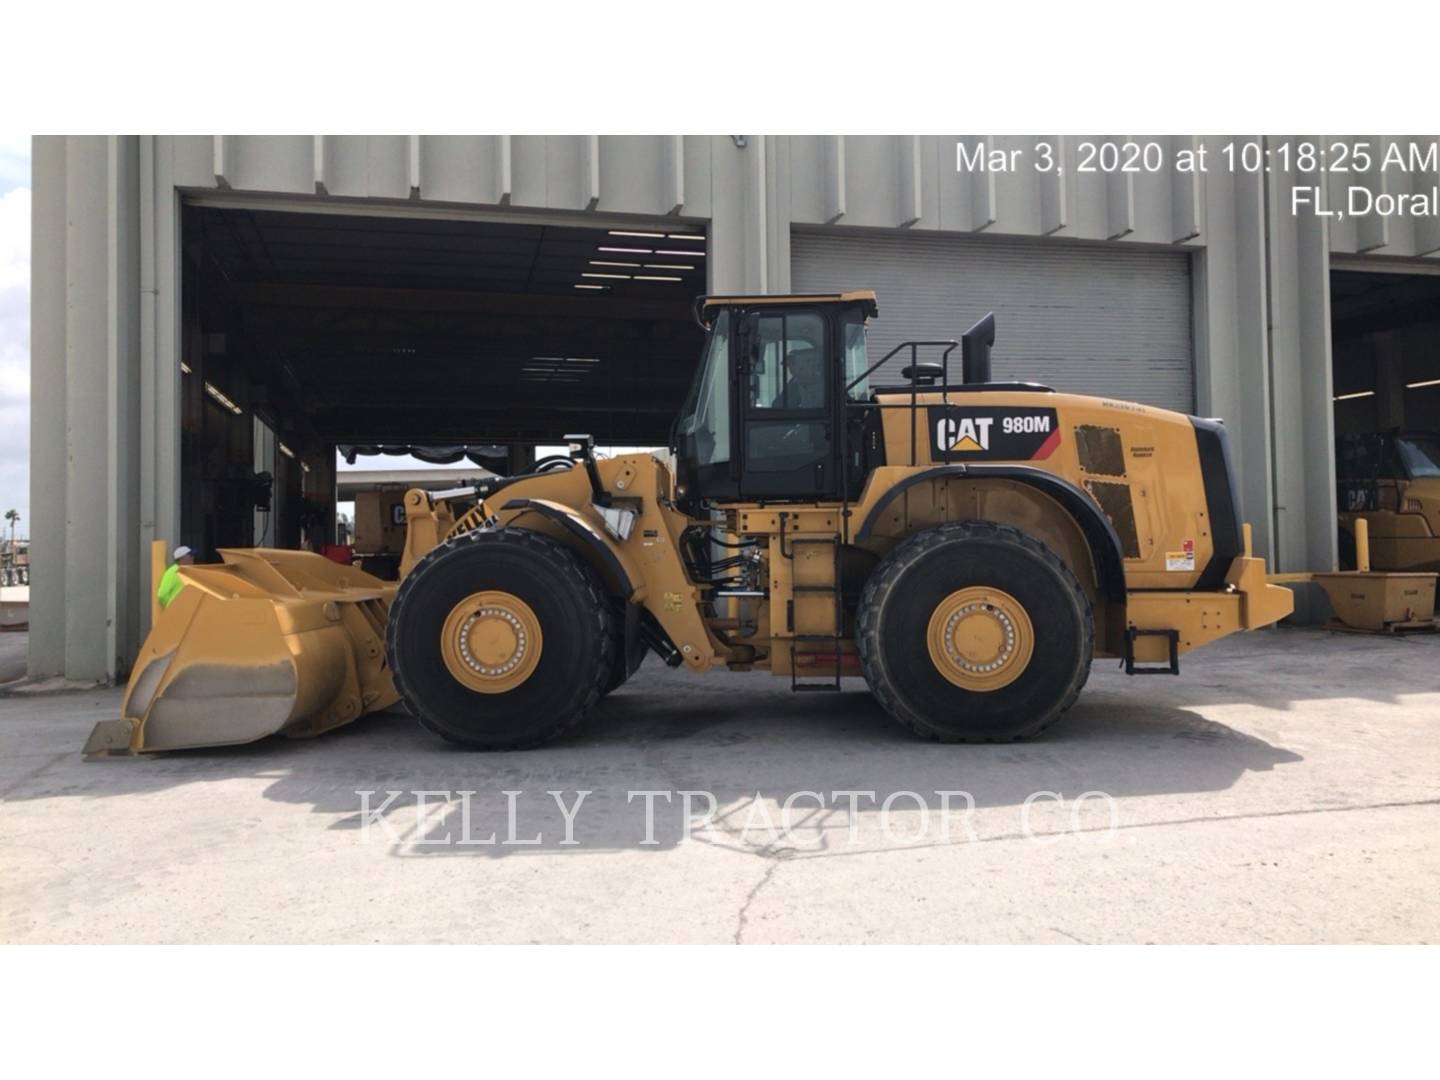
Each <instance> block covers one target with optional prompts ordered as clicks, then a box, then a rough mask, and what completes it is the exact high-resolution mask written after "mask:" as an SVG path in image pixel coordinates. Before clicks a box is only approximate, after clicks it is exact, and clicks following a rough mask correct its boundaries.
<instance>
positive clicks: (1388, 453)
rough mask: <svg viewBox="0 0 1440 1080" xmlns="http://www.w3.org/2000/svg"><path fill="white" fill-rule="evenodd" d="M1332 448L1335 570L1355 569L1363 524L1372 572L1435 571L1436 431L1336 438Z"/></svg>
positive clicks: (1439, 470) (1439, 552) (1438, 515)
mask: <svg viewBox="0 0 1440 1080" xmlns="http://www.w3.org/2000/svg"><path fill="white" fill-rule="evenodd" d="M1337 443H1338V446H1337V449H1338V453H1337V454H1336V465H1337V468H1336V472H1337V474H1338V476H1337V482H1338V484H1339V489H1340V490H1339V505H1340V529H1339V534H1340V535H1339V542H1340V543H1339V551H1340V569H1341V570H1354V569H1356V566H1357V563H1356V558H1355V554H1356V553H1355V524H1356V522H1357V521H1362V520H1363V521H1364V522H1366V524H1367V526H1368V528H1369V535H1370V565H1371V567H1372V568H1373V569H1375V570H1386V571H1412V572H1417V571H1418V572H1430V571H1437V570H1440V432H1435V431H1399V430H1396V431H1384V432H1378V433H1376V434H1373V435H1342V436H1341V437H1340V438H1339V439H1338V440H1337Z"/></svg>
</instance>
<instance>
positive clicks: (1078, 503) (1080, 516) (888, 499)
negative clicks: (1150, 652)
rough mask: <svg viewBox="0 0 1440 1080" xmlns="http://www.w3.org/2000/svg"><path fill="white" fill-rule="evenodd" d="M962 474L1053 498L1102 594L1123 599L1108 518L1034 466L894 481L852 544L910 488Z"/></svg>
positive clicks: (955, 469) (964, 469)
mask: <svg viewBox="0 0 1440 1080" xmlns="http://www.w3.org/2000/svg"><path fill="white" fill-rule="evenodd" d="M964 477H970V478H973V479H976V480H989V479H996V480H1014V481H1016V482H1017V483H1021V484H1024V485H1026V486H1027V487H1032V488H1034V489H1035V490H1037V491H1039V492H1042V493H1043V494H1045V495H1048V496H1050V498H1052V499H1054V500H1055V501H1056V502H1057V503H1059V504H1060V506H1061V507H1062V508H1063V509H1064V510H1065V511H1066V512H1068V513H1069V514H1070V516H1071V517H1072V518H1074V519H1075V522H1076V524H1077V525H1079V526H1080V531H1081V532H1082V533H1084V535H1085V539H1086V541H1087V542H1088V543H1089V545H1090V552H1091V554H1092V555H1093V556H1094V558H1095V574H1096V577H1098V578H1099V586H1100V591H1101V593H1102V594H1103V595H1104V596H1105V598H1106V599H1107V600H1113V601H1116V602H1118V603H1124V602H1125V597H1126V588H1125V558H1124V556H1123V555H1122V554H1121V550H1122V549H1121V547H1120V538H1119V537H1118V536H1117V535H1116V534H1115V526H1113V525H1111V524H1110V519H1109V518H1107V517H1106V516H1105V515H1104V514H1103V513H1102V512H1101V510H1100V507H1099V506H1097V505H1096V503H1095V500H1094V499H1092V498H1090V496H1089V495H1087V494H1085V492H1084V491H1082V490H1081V489H1080V488H1078V487H1076V486H1075V485H1074V484H1072V483H1071V482H1070V481H1069V480H1066V479H1065V478H1064V477H1061V476H1056V475H1055V474H1054V473H1049V472H1046V471H1045V470H1044V469H1037V468H1035V467H1034V466H1033V465H939V466H936V467H934V468H930V469H922V470H920V471H919V472H917V473H915V474H914V475H913V476H908V477H906V478H905V479H904V480H902V481H901V482H900V483H898V484H896V485H895V486H894V487H892V488H891V489H890V490H889V491H888V492H886V493H885V496H884V498H882V499H881V500H880V501H879V502H877V503H876V504H875V505H874V506H873V507H871V509H870V513H868V514H867V515H866V516H865V520H864V521H863V522H862V523H861V525H860V528H859V530H858V531H857V532H856V533H855V540H854V543H857V544H863V543H864V542H865V541H866V540H867V539H868V538H869V536H870V531H871V530H872V529H873V528H874V527H875V524H876V523H877V522H878V521H879V520H880V515H881V514H882V513H883V512H884V510H885V508H886V507H887V506H889V505H890V504H891V503H892V502H894V501H895V499H896V498H897V497H898V496H900V495H902V494H904V493H905V491H906V490H908V489H909V488H911V487H914V486H915V485H916V484H923V483H925V482H926V481H929V480H949V479H957V478H964Z"/></svg>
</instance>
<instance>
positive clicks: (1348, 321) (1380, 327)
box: [1332, 297, 1440, 338]
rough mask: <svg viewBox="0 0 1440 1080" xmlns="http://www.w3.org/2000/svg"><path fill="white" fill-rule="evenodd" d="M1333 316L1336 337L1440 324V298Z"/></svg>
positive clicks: (1350, 336)
mask: <svg viewBox="0 0 1440 1080" xmlns="http://www.w3.org/2000/svg"><path fill="white" fill-rule="evenodd" d="M1332 318H1333V325H1334V331H1333V335H1334V337H1336V338H1352V337H1360V336H1361V335H1362V334H1374V333H1380V332H1382V331H1385V330H1399V329H1402V328H1404V327H1407V326H1415V325H1417V324H1420V323H1437V324H1440V299H1436V298H1434V297H1431V298H1428V299H1425V300H1420V301H1417V302H1415V303H1411V304H1407V305H1406V306H1404V307H1394V308H1385V309H1382V310H1378V311H1373V312H1370V313H1368V314H1365V315H1357V316H1350V315H1341V314H1336V315H1334V316H1333V317H1332Z"/></svg>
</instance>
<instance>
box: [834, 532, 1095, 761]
mask: <svg viewBox="0 0 1440 1080" xmlns="http://www.w3.org/2000/svg"><path fill="white" fill-rule="evenodd" d="M967 626H968V627H969V628H970V630H969V634H968V637H967V636H966V633H967V632H966V627H967ZM855 639H856V645H857V647H858V649H859V652H860V660H861V664H862V666H863V669H864V672H865V679H866V681H867V682H868V683H869V684H870V689H871V691H872V692H873V693H874V695H875V697H876V699H877V700H878V701H879V702H880V704H881V705H882V706H883V707H884V708H885V710H886V712H888V713H889V714H890V715H891V716H893V717H894V718H895V719H896V720H898V721H899V722H900V723H901V724H903V725H904V726H905V727H907V728H909V729H910V730H911V731H914V732H915V733H916V734H918V735H922V736H925V737H926V738H930V739H936V740H938V741H941V742H1009V741H1011V740H1013V739H1024V738H1029V737H1031V736H1033V735H1037V734H1039V733H1040V732H1041V731H1044V730H1045V729H1046V728H1048V727H1049V726H1050V725H1052V724H1054V723H1055V722H1056V721H1057V720H1059V719H1060V717H1061V716H1062V715H1064V713H1065V711H1066V710H1067V709H1068V708H1070V706H1071V705H1072V704H1073V703H1074V701H1075V698H1076V697H1077V696H1078V695H1079V693H1080V688H1081V687H1082V686H1084V685H1085V680H1086V679H1087V678H1088V677H1089V674H1090V662H1091V660H1092V658H1093V657H1094V652H1095V628H1094V616H1093V612H1092V609H1091V605H1090V601H1089V598H1088V597H1087V596H1086V595H1085V591H1084V590H1083V589H1082V588H1081V587H1080V583H1079V582H1078V581H1077V580H1076V579H1075V575H1074V574H1073V573H1071V572H1070V568H1069V567H1068V566H1066V565H1065V562H1064V561H1063V560H1062V559H1061V558H1060V557H1059V556H1058V555H1056V554H1055V552H1054V551H1052V550H1051V549H1050V548H1048V547H1046V546H1045V545H1044V544H1042V543H1041V542H1040V541H1038V540H1036V539H1034V538H1033V537H1031V536H1027V535H1026V534H1025V533H1022V532H1021V531H1020V530H1018V529H1015V528H1012V527H1010V526H1008V525H999V524H995V523H994V522H985V521H967V522H957V523H953V524H947V525H941V526H938V527H937V528H933V529H927V530H925V531H924V532H920V533H917V534H915V535H914V536H911V537H910V538H908V539H907V540H905V541H903V542H902V543H901V544H899V545H898V546H897V547H896V548H895V549H894V550H893V551H891V552H890V553H889V554H888V555H887V556H886V557H885V558H884V559H883V560H882V561H881V563H880V565H879V567H877V568H876V570H875V573H874V574H872V575H871V576H870V579H869V580H868V581H867V582H866V585H865V589H864V592H863V593H862V594H861V598H860V609H859V617H858V622H857V627H856V634H855Z"/></svg>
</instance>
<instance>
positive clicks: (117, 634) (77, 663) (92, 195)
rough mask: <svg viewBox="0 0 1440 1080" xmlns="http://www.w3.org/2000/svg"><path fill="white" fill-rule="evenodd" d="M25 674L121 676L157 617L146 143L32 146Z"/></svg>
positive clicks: (99, 140)
mask: <svg viewBox="0 0 1440 1080" xmlns="http://www.w3.org/2000/svg"><path fill="white" fill-rule="evenodd" d="M34 176H35V195H34V198H35V203H34V216H33V229H34V236H33V253H32V266H33V281H32V301H31V304H32V306H31V322H32V328H33V329H32V348H31V358H30V364H31V371H32V378H31V384H32V387H33V393H32V398H31V424H32V466H31V481H30V482H31V502H32V506H33V510H32V519H33V520H32V522H31V525H32V532H31V540H32V548H31V552H32V563H33V569H32V574H33V577H32V581H33V584H34V586H35V588H34V596H33V599H32V603H31V605H30V624H31V633H30V657H29V664H28V669H29V673H30V674H31V675H32V676H34V677H38V678H46V677H51V676H56V675H59V676H63V677H64V678H66V679H69V680H72V681H76V682H98V681H103V680H107V679H112V678H114V677H115V675H116V674H117V673H118V672H120V671H122V670H123V669H124V667H125V666H126V665H128V663H129V661H130V659H131V658H132V657H133V656H134V654H135V651H136V649H138V647H139V642H140V633H141V619H142V613H143V612H145V611H146V610H148V604H146V603H144V602H143V601H144V599H145V594H144V593H143V592H142V586H141V583H140V581H139V580H137V578H136V575H135V567H136V566H137V565H143V564H144V562H145V558H144V557H142V556H145V557H148V550H145V549H144V547H143V545H142V544H141V542H140V541H141V538H140V535H139V507H138V502H139V491H140V483H139V458H138V456H137V449H138V448H139V446H140V435H141V431H140V426H141V411H140V402H139V400H138V399H137V383H138V376H139V373H140V371H139V357H140V340H141V327H140V318H139V314H140V313H139V302H138V301H139V296H138V291H139V290H138V281H139V270H140V222H139V213H138V197H137V196H138V190H139V185H140V160H139V141H138V139H136V138H135V137H133V136H130V137H127V136H65V137H58V136H57V137H53V138H51V137H42V138H37V139H36V140H35V143H34Z"/></svg>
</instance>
